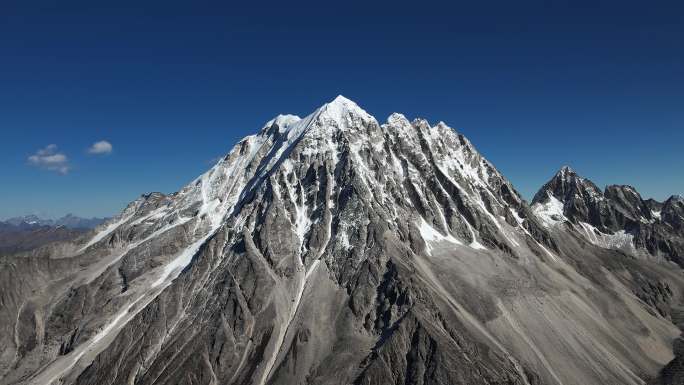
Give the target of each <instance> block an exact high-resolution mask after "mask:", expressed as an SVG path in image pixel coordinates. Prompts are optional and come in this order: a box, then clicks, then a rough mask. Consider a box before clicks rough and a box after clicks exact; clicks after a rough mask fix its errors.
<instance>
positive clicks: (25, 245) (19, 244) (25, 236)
mask: <svg viewBox="0 0 684 385" xmlns="http://www.w3.org/2000/svg"><path fill="white" fill-rule="evenodd" d="M106 219H107V218H81V217H77V216H75V215H72V214H67V215H65V216H63V217H62V218H59V219H43V218H40V217H38V216H36V215H26V216H23V217H14V218H9V219H7V220H4V221H0V255H8V254H14V253H18V252H21V251H28V250H32V249H35V248H37V247H40V246H43V245H45V244H48V243H52V242H56V241H67V240H72V239H74V238H76V237H77V236H79V235H81V234H84V233H86V232H88V231H89V230H90V229H92V228H95V227H97V226H98V225H99V224H100V223H102V222H104V221H105V220H106Z"/></svg>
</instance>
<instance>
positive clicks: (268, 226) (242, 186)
mask: <svg viewBox="0 0 684 385" xmlns="http://www.w3.org/2000/svg"><path fill="white" fill-rule="evenodd" d="M683 266H684V199H682V198H681V197H679V196H673V197H671V198H669V199H668V200H667V201H665V202H657V201H654V200H644V199H643V198H642V197H641V196H640V195H639V193H638V192H637V191H636V190H635V189H634V188H632V187H629V186H608V187H606V188H605V189H604V190H601V189H599V188H598V187H597V186H596V185H595V184H594V183H592V182H591V181H589V180H588V179H585V178H583V177H582V176H580V175H578V174H577V173H576V172H574V171H573V170H571V169H570V168H567V167H564V168H562V169H561V170H560V171H559V172H558V173H557V174H556V175H555V176H554V177H553V178H552V179H551V180H550V181H549V182H548V183H547V184H545V185H544V186H543V187H542V188H541V189H540V190H539V192H538V193H537V194H536V196H535V197H534V199H533V201H532V203H531V204H528V203H527V202H526V201H525V200H523V199H522V198H521V196H520V195H519V194H518V192H516V190H515V188H514V187H513V186H512V184H511V183H510V182H509V181H508V180H507V179H506V178H505V177H504V176H503V175H501V174H500V173H499V172H498V171H497V169H496V168H495V167H494V166H493V165H492V164H491V163H489V162H488V161H487V160H486V159H484V158H483V157H482V156H481V155H480V154H479V153H478V152H477V150H476V149H475V148H474V147H473V145H472V144H471V143H470V142H469V141H468V140H467V139H466V138H465V137H463V136H462V135H460V134H458V133H457V132H455V131H454V130H452V129H451V128H449V127H448V126H447V125H446V124H444V123H441V122H440V123H438V124H436V125H434V126H433V125H430V124H429V123H428V122H427V121H425V120H422V119H416V120H414V121H409V120H407V119H406V118H405V117H404V116H403V115H401V114H392V115H391V116H390V117H389V118H388V119H387V121H386V122H385V123H383V124H381V123H379V122H378V121H377V120H376V119H375V118H374V117H372V116H371V115H369V114H368V113H366V112H365V111H364V110H363V109H361V108H360V107H359V106H357V105H356V104H355V103H354V102H352V101H350V100H348V99H346V98H344V97H342V96H339V97H337V98H336V99H334V100H333V101H331V102H330V103H327V104H325V105H323V106H322V107H320V108H319V109H317V110H316V111H315V112H313V113H312V114H311V115H309V116H307V117H305V118H299V117H297V116H293V115H280V116H278V117H276V118H275V119H273V120H271V121H269V122H268V123H266V124H265V125H264V126H263V128H262V129H261V130H260V131H259V132H258V133H257V134H256V135H252V136H248V137H246V138H244V139H243V140H242V141H240V142H239V143H238V144H237V145H236V146H235V147H234V148H233V149H232V150H231V151H230V153H228V155H226V156H225V157H224V158H222V159H221V160H220V161H219V162H218V163H216V165H215V166H213V167H212V168H211V169H210V170H208V171H207V172H206V173H204V174H203V175H201V176H200V177H198V178H197V179H196V180H194V181H192V182H191V183H190V184H188V185H187V186H185V187H183V188H182V189H181V190H180V191H178V192H176V193H173V194H170V195H165V194H161V193H151V194H146V195H143V196H141V197H140V198H139V199H137V200H135V201H134V202H131V203H130V204H129V205H128V206H127V207H126V208H125V209H124V210H123V211H122V212H121V213H120V214H119V215H117V216H116V217H114V218H112V219H109V220H107V221H106V222H104V223H103V224H101V225H99V226H98V227H96V228H95V229H94V230H92V231H89V232H87V233H85V234H81V235H78V236H77V237H76V238H74V239H70V240H63V241H58V242H52V243H49V244H47V245H44V246H41V247H38V248H35V249H33V250H30V251H24V252H22V253H19V254H12V255H4V256H1V257H0V384H55V385H56V384H80V385H86V384H91V385H104V384H106V385H114V384H122V385H124V384H140V385H151V384H159V385H162V384H164V385H166V384H168V385H172V384H187V385H190V384H193V385H200V384H203V385H204V384H206V385H218V384H254V385H264V384H368V385H370V384H520V385H536V384H559V385H561V384H562V385H570V384H582V385H586V384H682V383H684V382H683V381H684V370H682V369H683V368H684V340H682V339H680V338H679V336H680V333H681V330H680V328H681V327H682V326H684V298H683V296H684V274H683V272H684V270H682V267H683Z"/></svg>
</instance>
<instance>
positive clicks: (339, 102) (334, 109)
mask: <svg viewBox="0 0 684 385" xmlns="http://www.w3.org/2000/svg"><path fill="white" fill-rule="evenodd" d="M317 112H318V118H319V119H321V118H329V119H331V120H334V121H336V122H340V123H342V122H345V121H346V120H347V119H348V118H349V117H350V116H354V117H356V116H358V117H360V118H362V119H364V120H369V119H373V117H372V116H371V115H370V114H369V113H368V112H366V111H365V110H364V109H363V108H361V107H359V105H358V104H356V103H354V102H353V101H351V100H349V99H347V98H345V97H344V96H342V95H338V96H337V97H336V98H335V99H333V100H332V101H330V102H329V103H326V104H324V105H323V106H322V107H321V108H319V109H318V111H317Z"/></svg>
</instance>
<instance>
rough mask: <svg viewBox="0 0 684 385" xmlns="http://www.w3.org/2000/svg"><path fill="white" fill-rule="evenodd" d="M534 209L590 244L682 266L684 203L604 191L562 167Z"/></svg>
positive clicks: (626, 189)
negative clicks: (566, 223)
mask: <svg viewBox="0 0 684 385" xmlns="http://www.w3.org/2000/svg"><path fill="white" fill-rule="evenodd" d="M532 205H533V210H534V211H535V212H536V213H537V214H538V215H539V216H540V217H541V218H542V222H543V223H545V224H546V225H547V226H551V227H553V226H554V225H557V224H559V223H563V222H565V221H567V222H569V223H571V224H572V225H573V229H574V230H576V231H578V232H579V233H581V234H582V235H583V236H584V237H585V238H586V239H588V240H589V241H590V242H592V243H594V244H596V245H599V246H602V247H607V248H614V249H620V250H622V251H625V252H627V253H629V254H633V255H637V256H644V255H645V256H654V257H658V258H665V259H667V260H671V261H673V262H675V263H677V264H679V265H680V266H681V264H682V263H683V260H682V258H683V257H684V232H683V231H682V223H683V221H684V211H683V210H682V199H681V198H680V197H678V196H673V197H671V198H669V199H668V200H667V201H666V202H665V203H660V202H657V201H655V200H653V199H648V200H644V199H643V198H642V197H641V195H640V194H639V193H638V192H637V191H636V189H635V188H634V187H631V186H626V185H611V186H607V187H606V188H605V191H603V192H602V191H601V190H599V189H598V187H596V185H595V184H594V183H592V182H591V181H589V180H588V179H585V178H582V177H581V176H579V175H578V174H577V173H576V172H574V171H573V170H571V169H570V168H569V167H563V168H562V169H561V170H560V171H558V173H556V175H554V177H553V178H551V180H550V181H549V182H548V183H546V184H545V185H544V186H543V187H542V188H541V189H540V190H539V191H538V192H537V194H536V195H535V197H534V199H533V201H532Z"/></svg>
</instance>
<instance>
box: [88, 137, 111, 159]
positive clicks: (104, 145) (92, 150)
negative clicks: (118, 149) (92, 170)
mask: <svg viewBox="0 0 684 385" xmlns="http://www.w3.org/2000/svg"><path fill="white" fill-rule="evenodd" d="M88 153H89V154H97V155H107V154H111V153H112V144H111V143H109V142H108V141H106V140H101V141H99V142H95V143H93V145H92V146H90V147H89V148H88Z"/></svg>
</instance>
